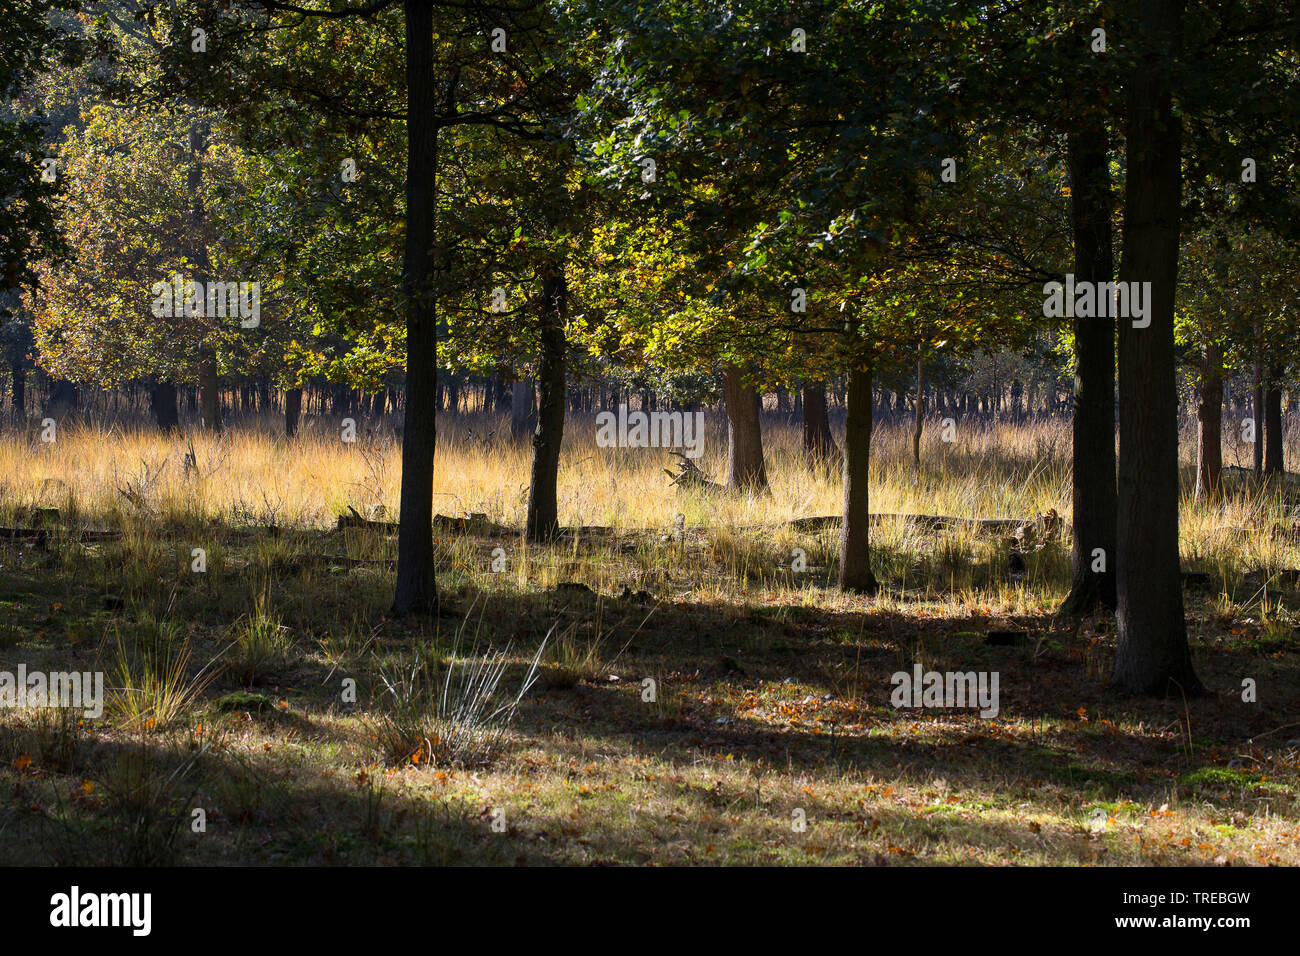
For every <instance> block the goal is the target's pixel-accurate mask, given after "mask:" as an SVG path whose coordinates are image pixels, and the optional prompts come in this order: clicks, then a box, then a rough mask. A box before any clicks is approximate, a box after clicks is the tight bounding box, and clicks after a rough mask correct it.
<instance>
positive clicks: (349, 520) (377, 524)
mask: <svg viewBox="0 0 1300 956" xmlns="http://www.w3.org/2000/svg"><path fill="white" fill-rule="evenodd" d="M348 511H349V512H351V514H345V515H339V523H338V527H337V529H336V530H338V531H342V530H343V529H345V528H364V529H366V530H368V531H378V532H379V533H380V534H397V529H398V527H400V526H399V525H398V523H397V522H396V521H371V520H369V519H368V518H363V517H361V514H360V513H359V512H358V511H357V509H356V508H354V507H352V506H351V505H348Z"/></svg>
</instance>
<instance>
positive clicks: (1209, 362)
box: [1196, 345, 1223, 501]
mask: <svg viewBox="0 0 1300 956" xmlns="http://www.w3.org/2000/svg"><path fill="white" fill-rule="evenodd" d="M1196 422H1197V427H1196V500H1197V501H1201V500H1202V499H1204V500H1206V501H1218V500H1219V498H1220V495H1221V492H1222V490H1223V487H1222V472H1223V350H1222V349H1220V348H1219V346H1217V345H1207V346H1206V347H1205V354H1204V356H1203V357H1202V364H1201V400H1200V403H1199V404H1198V405H1197V407H1196Z"/></svg>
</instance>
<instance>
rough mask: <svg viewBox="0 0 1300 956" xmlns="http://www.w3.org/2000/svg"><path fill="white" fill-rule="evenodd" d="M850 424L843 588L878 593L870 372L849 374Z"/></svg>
mask: <svg viewBox="0 0 1300 956" xmlns="http://www.w3.org/2000/svg"><path fill="white" fill-rule="evenodd" d="M848 406H849V407H848V422H847V426H846V429H845V432H844V514H843V516H842V518H843V520H842V522H841V525H840V577H839V585H840V588H841V589H843V590H845V591H852V592H855V593H858V594H875V593H876V591H877V590H878V588H879V585H878V584H877V583H876V576H875V575H874V574H872V573H871V535H870V529H871V512H870V507H869V501H868V498H867V482H868V479H869V478H870V476H871V370H870V369H854V370H853V371H852V372H850V373H849V394H848Z"/></svg>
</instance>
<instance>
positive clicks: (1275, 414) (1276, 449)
mask: <svg viewBox="0 0 1300 956" xmlns="http://www.w3.org/2000/svg"><path fill="white" fill-rule="evenodd" d="M1280 375H1281V373H1280V370H1279V369H1273V370H1272V374H1271V375H1270V377H1269V383H1268V387H1267V388H1266V389H1265V390H1264V477H1265V478H1269V477H1271V476H1273V475H1281V474H1283V473H1284V472H1285V471H1286V463H1285V461H1284V460H1283V459H1284V457H1285V456H1284V454H1283V451H1282V441H1283V438H1282V389H1281V388H1280V387H1279V386H1278V384H1277V382H1278V378H1279V377H1280ZM1257 437H1258V436H1257Z"/></svg>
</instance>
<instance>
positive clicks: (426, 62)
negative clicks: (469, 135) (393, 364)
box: [393, 0, 455, 615]
mask: <svg viewBox="0 0 1300 956" xmlns="http://www.w3.org/2000/svg"><path fill="white" fill-rule="evenodd" d="M403 9H404V11H405V14H406V244H405V248H404V250H403V259H402V273H403V275H402V284H403V292H404V293H405V299H406V304H405V311H406V408H405V410H404V414H403V416H402V488H401V520H400V524H399V525H398V532H397V587H396V589H395V592H394V594H393V613H394V614H399V615H401V614H408V613H412V612H423V611H436V610H437V609H438V585H437V581H436V580H435V578H434V569H433V455H434V448H435V445H436V440H437V431H436V429H437V417H438V406H437V404H436V401H435V399H436V397H437V391H436V389H435V385H436V384H437V383H436V376H437V371H436V370H437V367H438V341H437V315H436V314H435V306H434V294H433V293H434V290H433V289H432V288H431V286H432V284H433V281H434V263H433V261H432V260H433V240H434V212H435V208H436V197H437V192H436V190H437V175H438V127H437V126H436V125H435V122H434V115H435V113H436V111H437V110H439V109H440V107H441V104H439V103H438V102H437V97H436V95H435V91H434V81H433V6H432V4H431V3H429V0H404V2H403ZM450 82H451V83H452V84H453V85H452V86H450V87H449V88H448V90H447V93H448V100H449V101H450V100H451V99H452V97H453V96H454V95H455V87H454V83H455V80H454V79H453V80H451V81H450Z"/></svg>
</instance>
